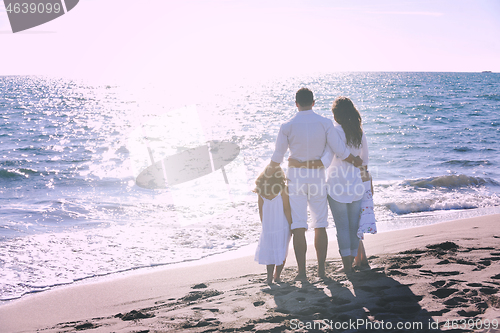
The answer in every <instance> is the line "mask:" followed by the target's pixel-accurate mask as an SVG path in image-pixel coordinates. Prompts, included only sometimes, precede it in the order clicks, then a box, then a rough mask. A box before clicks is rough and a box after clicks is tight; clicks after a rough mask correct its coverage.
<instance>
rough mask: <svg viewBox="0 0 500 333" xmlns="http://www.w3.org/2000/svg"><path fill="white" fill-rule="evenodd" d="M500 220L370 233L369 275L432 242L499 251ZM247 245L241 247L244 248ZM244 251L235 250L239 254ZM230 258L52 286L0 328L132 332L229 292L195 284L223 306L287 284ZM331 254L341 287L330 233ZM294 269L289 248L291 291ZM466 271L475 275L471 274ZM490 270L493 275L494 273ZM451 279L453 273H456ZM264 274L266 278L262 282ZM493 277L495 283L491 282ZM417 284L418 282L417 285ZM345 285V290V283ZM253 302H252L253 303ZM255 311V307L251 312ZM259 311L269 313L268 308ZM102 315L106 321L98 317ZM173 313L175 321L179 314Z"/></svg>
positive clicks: (247, 260)
mask: <svg viewBox="0 0 500 333" xmlns="http://www.w3.org/2000/svg"><path fill="white" fill-rule="evenodd" d="M498 224H500V215H499V214H496V215H485V216H480V217H476V218H468V219H463V220H455V221H447V222H441V223H436V224H432V225H427V226H421V227H415V228H409V229H402V230H396V231H388V232H383V233H379V234H377V235H366V237H365V241H364V242H365V248H366V251H367V255H368V257H369V258H371V259H370V261H371V264H372V266H374V267H373V268H374V269H372V271H369V272H370V274H375V273H378V272H380V268H381V267H382V266H381V265H383V263H384V261H391V260H392V259H391V258H393V257H394V256H396V257H397V256H398V253H401V252H404V251H407V252H408V251H410V250H412V249H416V248H423V249H424V250H422V251H425V247H426V246H427V245H432V244H438V243H443V242H452V243H455V244H457V246H460V247H461V248H462V247H464V248H469V249H472V248H478V249H479V248H486V247H488V246H489V247H490V248H491V249H490V250H484V251H486V252H488V251H490V252H491V253H497V252H498V251H500V248H498V247H499V246H498V243H499V242H498V239H500V230H499V229H498V227H497V225H498ZM483 243H484V244H483ZM495 245H496V247H495ZM247 247H248V245H247ZM241 249H242V248H240V249H238V250H241ZM238 250H236V251H234V252H237V251H238ZM247 251H248V249H247ZM471 251H472V250H471ZM481 251H483V250H481ZM495 251H497V252H495ZM230 252H233V251H230ZM234 254H235V253H233V255H234ZM224 255H226V253H224V254H220V255H215V256H211V258H209V259H207V262H204V263H193V262H183V263H179V264H175V265H176V267H174V266H170V265H167V266H163V267H153V268H152V269H147V270H145V269H138V270H136V271H133V272H129V273H126V274H123V275H122V276H116V274H113V276H107V277H104V278H97V279H96V281H84V282H83V283H73V284H70V285H67V286H60V287H57V288H54V289H51V290H47V291H44V292H42V293H36V294H31V295H26V296H27V297H22V298H20V299H15V300H12V301H9V302H7V303H6V304H2V305H0V330H1V331H9V332H26V331H27V332H30V331H34V330H36V329H47V331H49V332H51V329H53V331H54V332H56V331H57V332H60V331H64V330H61V327H59V326H57V325H59V324H61V323H70V322H74V323H80V324H81V325H83V324H85V325H87V326H88V328H93V329H96V328H98V327H100V328H101V330H99V329H98V330H97V331H102V332H106V329H109V328H110V327H109V325H111V326H113V325H118V326H116V328H117V331H121V329H118V327H121V326H123V325H125V326H124V328H123V329H125V327H129V326H130V325H131V323H132V322H129V321H125V320H122V319H120V318H119V317H114V316H116V315H117V314H119V313H130V312H131V311H136V312H137V311H138V312H140V313H145V312H148V311H145V310H144V309H149V312H155V311H160V312H161V311H162V306H166V304H170V303H175V302H177V303H178V304H177V303H176V304H177V305H176V307H177V308H178V309H182V311H184V312H185V311H194V312H196V313H198V312H200V311H201V310H197V309H193V308H190V306H189V304H190V301H187V303H186V297H187V296H188V295H192V294H193V289H192V287H193V286H197V285H205V288H207V286H210V288H212V286H216V285H217V286H218V287H217V289H216V291H217V290H219V291H220V290H222V291H221V294H219V295H215V294H213V295H212V296H210V295H208V294H206V293H205V294H203V291H204V290H205V289H204V288H201V289H200V290H201V291H198V289H194V290H195V291H194V292H198V293H202V294H201V296H200V297H199V299H195V300H193V302H195V303H196V301H201V300H208V299H210V298H212V297H216V296H217V298H219V299H220V304H222V305H221V306H220V307H225V306H231V304H232V303H234V302H236V303H239V302H245V297H243V296H242V295H240V297H239V298H238V297H236V299H237V300H238V301H234V302H233V300H229V299H226V298H225V297H224V296H220V295H225V294H229V291H230V290H231V289H234V288H236V289H238V288H242V286H243V285H245V286H248V285H249V280H250V285H251V286H250V287H249V288H251V289H252V290H254V291H255V292H257V293H264V295H267V296H269V295H270V292H272V291H273V290H280V288H282V286H273V287H272V288H269V287H267V286H265V285H264V284H263V283H262V281H264V279H263V277H264V276H265V274H264V273H265V267H263V266H262V265H258V264H257V263H256V262H254V261H253V256H246V257H238V258H233V259H221V258H220V256H224ZM481 255H483V254H481ZM484 255H486V254H484ZM492 256H493V254H492ZM215 257H217V258H215ZM327 258H328V262H329V272H330V273H329V275H330V276H332V277H333V280H335V283H336V284H338V283H341V284H342V283H344V282H346V279H345V275H342V274H340V273H339V272H338V268H339V267H340V264H339V263H338V262H339V259H338V258H339V255H338V250H337V245H336V240H335V239H332V238H330V242H329V249H328V255H327ZM381 258H382V259H381ZM492 258H496V256H493V257H492ZM307 260H308V262H307V263H308V267H309V268H308V269H309V270H314V264H315V253H314V247H313V246H309V248H308V251H307ZM196 261H199V260H196ZM379 261H380V262H379ZM471 262H472V261H471ZM489 262H490V263H489V265H488V266H485V268H483V269H481V270H479V272H481V271H482V270H486V269H487V270H495V269H496V274H498V273H499V265H498V264H499V262H498V261H496V260H490V261H489ZM436 265H437V263H432V265H430V266H429V267H428V268H429V269H424V268H423V267H421V268H422V269H420V270H419V272H420V271H422V270H423V271H430V272H434V271H436V269H437V268H441V267H440V266H439V265H437V266H436ZM471 265H472V264H471ZM471 265H466V264H465V265H461V266H463V267H461V266H460V267H459V268H461V269H462V270H455V271H454V272H459V273H458V274H456V275H460V274H466V272H465V271H464V272H462V271H463V269H464V268H470V267H468V266H471ZM295 266H296V263H295V258H294V256H293V251H292V252H290V253H289V256H288V258H287V264H286V266H285V270H286V273H285V276H284V280H285V282H286V284H287V285H288V286H287V288H290V287H294V288H297V284H300V283H299V282H295V281H293V273H294V272H295V271H296V268H295ZM337 266H338V267H337ZM410 266H411V265H410ZM455 266H456V265H455ZM383 271H384V272H385V275H384V279H387V278H389V277H391V279H392V278H394V279H396V278H397V277H400V276H401V277H406V276H408V275H409V274H408V273H405V272H403V271H402V270H401V269H397V270H391V269H387V267H386V268H384V269H383ZM393 271H398V272H400V273H404V274H405V275H403V274H401V275H397V274H399V273H391V272H393ZM389 273H390V274H389ZM424 273H425V272H424ZM424 273H418V274H420V275H422V276H420V275H419V276H418V277H415V279H416V280H417V281H420V280H421V279H426V276H425V274H424ZM356 274H357V275H358V277H359V276H363V274H366V273H364V272H359V273H356ZM429 274H431V273H429ZM467 274H476V273H472V272H467ZM490 275H492V276H494V274H490ZM450 276H451V277H452V278H453V276H452V275H450ZM308 277H309V282H310V283H312V285H315V286H318V285H321V283H324V282H321V281H319V280H318V279H317V278H316V277H315V275H314V274H312V273H308ZM261 278H262V281H260V280H259V279H261ZM487 278H488V277H487ZM445 279H446V278H445ZM252 281H253V282H252ZM347 281H348V279H347ZM387 281H389V280H387ZM391 281H392V280H391ZM434 282H436V281H434ZM473 282H475V281H470V283H473ZM491 282H495V281H494V280H491ZM346 283H348V282H346ZM391 283H392V282H391ZM416 284H417V285H418V283H416ZM493 285H494V283H493V284H492V283H490V284H488V286H493ZM499 285H500V284H499ZM364 287H365V289H369V287H370V286H364ZM273 288H274V289H273ZM276 288H277V289H276ZM304 288H305V287H304V286H301V288H299V289H301V290H305V289H304ZM370 288H371V287H370ZM491 288H494V287H491ZM268 289H269V290H268ZM448 289H450V288H448ZM451 289H453V288H451ZM483 289H484V288H483ZM209 290H212V289H206V290H205V291H209ZM266 290H268V292H266ZM342 290H343V291H344V292H345V288H344V289H342ZM488 290H489V289H488ZM492 290H493V289H492ZM493 291H495V290H493ZM496 293H498V288H497V289H496V291H495V293H492V294H490V295H494V294H496ZM303 294H304V295H305V296H304V297H303V298H304V299H305V300H307V299H308V295H309V293H305V292H304V293H303ZM327 294H328V293H327ZM330 294H331V293H330ZM333 296H335V295H333V294H332V296H330V297H333ZM443 300H444V298H443ZM268 301H269V300H268ZM268 301H264V303H265V304H268V305H269V306H270V309H269V310H273V309H275V308H280V306H281V305H280V304H277V299H276V297H275V301H274V303H273V302H271V301H269V302H268ZM288 301H289V300H287V302H288ZM439 301H440V300H438V301H437V303H438V304H440V303H439ZM247 302H248V300H247ZM255 302H261V301H255ZM191 303H192V302H191ZM250 303H251V304H253V303H252V302H250ZM299 303H300V302H299ZM259 304H260V303H259ZM485 304H486V303H485ZM181 305H185V306H181ZM499 306H500V305H499ZM252 307H253V308H252V309H251V310H258V311H257V312H259V311H260V312H261V311H262V310H263V309H264V308H262V307H261V306H255V305H252ZM194 308H196V307H194ZM243 308H244V307H243ZM422 308H423V307H422ZM490 308H492V309H496V308H495V307H494V306H490V307H489V308H488V310H490ZM137 309H139V310H137ZM155 309H156V310H155ZM163 310H165V309H163ZM219 310H220V309H219ZM248 310H249V311H250V309H248ZM141 311H142V312H141ZM172 311H173V310H169V311H167V312H172ZM179 311H180V310H179ZM197 311H198V312H197ZM149 312H148V313H149ZM174 312H175V311H174ZM174 312H172V313H174ZM209 312H210V311H209ZM220 312H221V311H215V310H214V312H211V313H212V315H215V314H217V313H220ZM250 312H252V311H250ZM260 312H259V313H260ZM225 313H226V312H225ZM260 314H261V315H262V313H260ZM158 316H159V315H158V314H155V317H151V318H143V319H144V320H143V321H144V322H151V325H153V326H154V325H155V320H154V318H157V317H158ZM253 316H254V314H253V312H252V313H249V314H248V318H247V317H245V316H240V317H238V316H235V317H234V316H233V317H234V318H231V319H229V318H219V319H217V320H218V321H219V322H220V323H222V324H229V323H231V325H236V326H238V325H240V324H242V323H243V322H241V320H243V318H245V319H248V320H250V319H252V318H253ZM215 317H217V316H215ZM223 317H224V316H223ZM431 317H432V316H431ZM96 318H101V319H100V320H97V319H96ZM103 318H104V319H103ZM111 318H114V319H111ZM172 318H176V317H175V315H174V317H172ZM210 318H212V317H210ZM235 318H236V319H237V318H239V319H238V320H236V321H234V320H233V319H235ZM136 319H137V320H134V321H133V323H135V324H138V323H139V322H141V320H138V319H140V318H136ZM157 319H158V318H157ZM184 319H185V318H184ZM184 319H183V320H184ZM221 319H222V321H221ZM103 321H105V322H106V324H104V323H103ZM115 321H116V323H115V324H111V322H115ZM246 321H247V320H246ZM246 321H245V322H246ZM108 322H109V323H108ZM157 322H158V320H156V324H157ZM173 322H175V323H177V322H176V320H175V319H174V320H173ZM86 323H89V324H86ZM135 324H134V325H135ZM222 324H220V325H222ZM162 325H163V324H162ZM70 326H71V325H70ZM202 326H203V325H202ZM208 326H210V325H208ZM68 327H69V326H68ZM74 327H76V326H74ZM74 327H73V328H74ZM105 327H106V329H105ZM113 327H114V326H113ZM200 327H201V326H200ZM82 328H83V327H82ZM129 328H130V327H129ZM186 329H187V328H186ZM191 329H194V328H189V330H191ZM113 330H115V328H113ZM125 331H127V330H125ZM125 331H124V332H125ZM192 331H193V332H194V331H197V330H196V329H194V330H192ZM127 332H132V331H127ZM200 332H201V330H200Z"/></svg>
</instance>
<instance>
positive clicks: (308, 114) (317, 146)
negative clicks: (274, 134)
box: [271, 110, 350, 163]
mask: <svg viewBox="0 0 500 333" xmlns="http://www.w3.org/2000/svg"><path fill="white" fill-rule="evenodd" d="M327 146H328V147H329V148H330V149H331V151H332V152H333V153H335V155H336V156H338V157H339V158H341V159H345V158H347V157H348V156H349V154H350V151H349V149H348V148H347V147H346V144H345V140H344V141H342V139H341V137H340V136H339V133H338V131H335V129H334V126H333V122H332V121H331V120H330V119H328V118H325V117H323V116H320V115H319V114H317V113H315V112H314V111H313V110H307V111H299V112H297V114H296V115H295V116H294V117H293V118H292V119H290V120H289V121H287V122H286V123H284V124H282V125H281V127H280V131H279V133H278V138H277V139H276V149H275V150H274V154H273V156H272V157H271V160H272V161H274V162H276V163H281V162H283V159H284V157H285V153H286V151H287V150H288V149H290V157H291V158H293V159H296V160H298V161H300V162H305V161H309V160H318V159H320V158H321V156H322V155H323V154H324V152H325V148H326V147H327Z"/></svg>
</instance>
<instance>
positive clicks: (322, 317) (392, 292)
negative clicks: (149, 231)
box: [0, 215, 500, 333]
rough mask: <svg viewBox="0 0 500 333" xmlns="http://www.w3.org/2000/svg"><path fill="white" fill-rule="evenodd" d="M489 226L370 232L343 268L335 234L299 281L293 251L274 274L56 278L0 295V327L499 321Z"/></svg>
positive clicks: (303, 327) (362, 326)
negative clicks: (352, 265) (321, 274)
mask: <svg viewBox="0 0 500 333" xmlns="http://www.w3.org/2000/svg"><path fill="white" fill-rule="evenodd" d="M499 226H500V215H489V216H483V217H478V218H472V219H464V220H457V221H451V222H445V223H439V224H435V225H431V226H425V227H418V228H413V229H406V230H399V231H392V232H387V233H382V234H378V235H368V236H367V237H366V241H365V247H366V249H367V254H368V256H369V258H370V264H371V266H372V270H369V271H360V272H356V273H354V274H352V275H350V276H346V275H345V274H343V273H341V272H340V268H341V266H342V264H341V261H340V258H339V256H338V254H337V247H336V244H335V243H336V242H335V241H334V240H333V242H330V248H329V254H328V260H327V262H328V268H327V275H328V278H326V279H319V278H318V277H316V275H315V260H314V248H313V247H312V246H310V247H309V250H308V270H309V272H308V274H309V275H308V277H309V280H308V282H304V283H303V282H298V281H294V280H293V277H294V276H295V274H296V267H295V261H294V258H293V251H291V253H290V255H289V259H288V262H287V265H286V266H287V267H286V268H285V271H284V275H283V281H284V282H283V283H280V284H279V285H272V286H267V285H266V284H265V267H264V266H260V265H258V264H256V263H255V262H253V258H252V257H244V258H239V259H233V260H226V261H221V262H211V263H209V264H203V265H197V266H185V267H174V268H164V269H156V270H150V271H142V272H141V271H139V272H136V273H134V274H128V275H126V276H117V277H113V278H106V279H101V280H98V281H95V282H89V283H82V284H77V285H73V286H69V287H59V288H55V289H53V290H50V291H46V292H43V293H40V294H35V295H29V296H27V297H24V298H22V299H20V300H16V301H12V302H10V303H8V304H4V305H2V306H0V332H2V333H3V332H13V333H14V332H36V331H40V332H74V331H79V332H87V331H88V332H106V333H108V332H166V331H175V332H179V331H182V332H239V331H251V332H292V331H296V332H306V331H309V332H315V331H316V332H342V331H346V332H426V331H429V332H438V331H452V332H472V331H476V332H500V293H499V290H500V264H499V261H500V228H499ZM331 241H332V240H331ZM472 320H474V323H475V324H474V325H472ZM495 323H496V324H495ZM469 324H471V325H470V326H469ZM494 324H495V326H496V327H498V328H499V329H492V328H491V327H493V325H494ZM398 325H400V326H401V325H402V326H401V327H400V328H401V329H398V327H399V326H398ZM479 325H482V327H479ZM487 325H489V327H490V328H489V329H487V328H486V326H487Z"/></svg>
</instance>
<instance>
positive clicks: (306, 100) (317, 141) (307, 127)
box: [269, 88, 362, 280]
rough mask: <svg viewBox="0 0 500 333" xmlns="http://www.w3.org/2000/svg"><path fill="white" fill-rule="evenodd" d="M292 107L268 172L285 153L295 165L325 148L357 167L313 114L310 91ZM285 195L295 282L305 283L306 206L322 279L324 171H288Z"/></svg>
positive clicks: (325, 214)
mask: <svg viewBox="0 0 500 333" xmlns="http://www.w3.org/2000/svg"><path fill="white" fill-rule="evenodd" d="M295 105H296V106H297V108H298V110H299V112H298V113H297V114H296V115H295V116H294V117H293V118H292V119H290V120H289V121H288V122H286V123H284V124H282V125H281V128H280V131H279V133H278V138H277V140H276V149H275V151H274V154H273V156H272V157H271V162H270V164H269V169H270V171H271V172H272V171H273V169H275V168H276V167H278V166H279V165H280V164H281V162H283V158H284V156H285V153H286V151H287V150H288V149H290V158H293V159H295V160H298V161H302V162H303V161H310V160H315V159H320V158H321V155H322V154H323V151H324V150H325V147H326V145H328V146H329V147H330V149H331V150H332V151H333V152H334V153H335V154H336V155H337V156H339V157H340V158H341V159H343V160H345V161H346V162H349V163H353V164H354V165H355V166H360V165H361V164H362V160H361V159H360V158H359V157H354V156H353V155H352V154H351V153H350V151H349V149H348V148H347V147H346V146H345V144H344V143H343V141H342V140H341V139H340V137H339V135H338V133H337V131H336V130H335V129H334V126H333V122H332V121H331V120H330V119H327V118H325V117H322V116H320V115H318V114H317V113H314V112H313V110H312V108H313V106H314V96H313V93H312V91H311V90H309V89H307V88H301V89H299V90H298V91H297V93H296V95H295ZM287 177H288V191H289V197H290V206H291V210H292V226H291V229H292V233H293V247H294V250H295V258H296V260H297V266H298V270H299V271H298V274H297V277H296V279H297V280H305V279H307V276H306V252H307V242H306V237H305V232H306V230H307V228H308V225H307V206H309V210H310V212H311V218H312V223H311V227H312V228H314V229H315V230H314V231H315V237H314V245H315V248H316V255H317V258H318V275H319V276H320V277H325V261H326V252H327V249H328V235H327V233H326V229H325V228H326V227H327V226H328V220H327V219H328V207H327V205H328V203H327V200H326V195H327V193H326V190H325V173H324V170H323V169H303V168H293V167H289V170H288V175H287Z"/></svg>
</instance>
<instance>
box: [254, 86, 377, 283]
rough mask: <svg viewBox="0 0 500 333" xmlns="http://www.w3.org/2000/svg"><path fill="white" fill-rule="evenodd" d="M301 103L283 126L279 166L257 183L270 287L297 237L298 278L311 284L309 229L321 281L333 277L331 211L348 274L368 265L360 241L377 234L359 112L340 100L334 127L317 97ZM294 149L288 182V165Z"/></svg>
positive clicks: (274, 162) (303, 94)
mask: <svg viewBox="0 0 500 333" xmlns="http://www.w3.org/2000/svg"><path fill="white" fill-rule="evenodd" d="M295 98H296V99H295V103H296V106H297V108H298V111H299V112H298V113H297V114H296V115H295V116H294V117H293V118H292V119H290V120H289V121H288V122H286V123H284V124H282V125H281V128H280V131H279V133H278V138H277V140H276V149H275V151H274V154H273V156H272V157H271V162H270V164H269V165H268V166H267V167H266V169H265V170H264V171H263V172H262V173H261V174H260V175H259V177H258V178H257V180H256V188H255V192H256V193H257V194H258V195H259V198H258V203H259V214H260V218H261V221H262V233H261V236H260V240H259V245H258V247H257V251H256V255H255V260H256V261H258V262H259V263H260V264H264V265H267V283H268V284H271V283H272V282H273V281H274V282H280V274H281V271H282V269H283V266H284V264H285V260H286V256H287V249H288V245H289V241H290V238H291V235H293V247H294V251H295V258H296V260H297V266H298V274H297V277H296V279H298V280H305V279H306V278H307V276H306V251H307V242H306V238H305V232H306V230H307V229H308V228H309V227H311V228H314V231H315V237H314V245H315V249H316V255H317V259H318V275H319V276H320V277H325V261H326V254H327V249H328V235H327V233H326V227H327V226H328V220H327V219H328V206H330V209H331V211H332V215H333V219H334V222H335V226H336V229H337V241H338V245H339V251H340V255H341V257H342V263H343V266H344V268H343V269H344V272H345V273H346V274H349V273H351V272H352V270H353V263H354V264H355V265H356V266H358V267H363V266H364V267H367V266H368V261H367V259H366V255H365V254H364V248H363V245H362V242H361V241H360V239H362V237H363V231H365V232H366V231H371V232H374V231H375V226H374V223H375V218H374V215H373V201H372V199H371V195H372V186H371V177H370V175H369V174H368V170H367V164H368V147H367V140H366V136H365V134H364V133H363V130H362V126H361V116H360V114H359V112H358V110H357V109H356V107H355V106H354V104H353V103H352V101H351V100H350V99H349V98H346V97H338V98H337V99H336V100H335V101H334V103H333V107H332V112H333V116H334V119H335V122H336V124H335V125H334V123H333V122H332V121H331V120H330V119H328V118H325V117H323V116H320V115H318V114H317V113H315V112H314V111H313V110H312V108H313V106H314V97H313V93H312V91H310V90H309V89H307V88H302V89H300V90H299V91H297V93H296V96H295ZM287 150H290V154H289V159H288V172H287V175H286V176H285V174H284V171H283V169H281V167H280V164H281V163H282V162H283V160H284V156H285V153H286V152H287ZM325 170H326V172H325ZM308 207H309V211H310V215H311V220H312V221H311V223H310V224H308V222H307V219H308V214H307V209H308ZM360 218H361V223H362V224H363V228H360ZM358 231H359V232H358ZM358 248H359V255H358ZM355 258H356V262H354V261H355ZM368 267H369V266H368Z"/></svg>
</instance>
